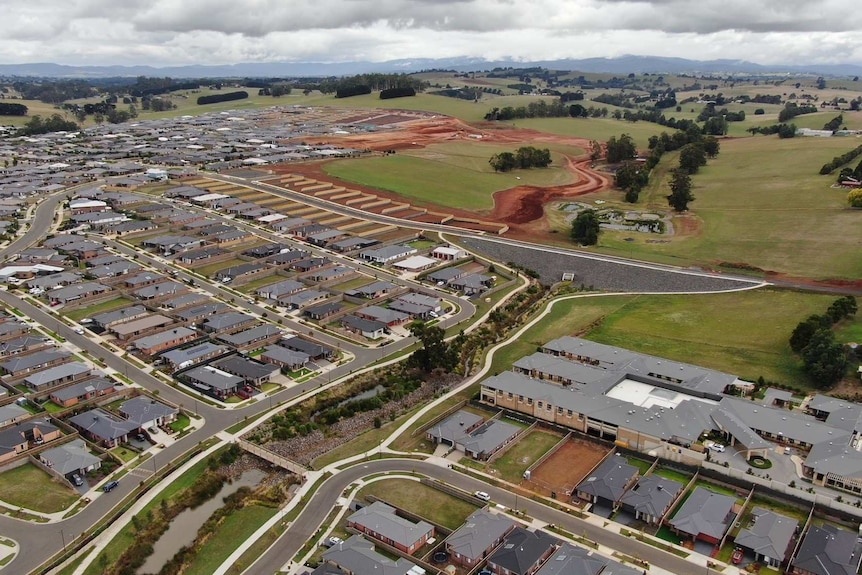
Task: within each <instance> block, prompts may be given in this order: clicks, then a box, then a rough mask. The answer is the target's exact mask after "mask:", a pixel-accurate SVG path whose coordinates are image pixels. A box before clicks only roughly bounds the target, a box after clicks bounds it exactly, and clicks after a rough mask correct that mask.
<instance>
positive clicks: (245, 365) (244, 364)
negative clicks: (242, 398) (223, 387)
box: [211, 355, 278, 379]
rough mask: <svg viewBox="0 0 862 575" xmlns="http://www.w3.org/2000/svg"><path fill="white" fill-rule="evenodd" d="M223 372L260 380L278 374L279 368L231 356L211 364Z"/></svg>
mask: <svg viewBox="0 0 862 575" xmlns="http://www.w3.org/2000/svg"><path fill="white" fill-rule="evenodd" d="M211 365H212V366H213V367H215V368H218V369H220V370H222V371H226V372H228V373H232V374H233V375H238V376H240V377H242V378H245V379H260V378H261V377H267V376H271V375H272V374H273V373H276V372H278V367H277V366H274V365H271V364H269V363H261V362H259V361H254V360H253V359H249V358H247V357H242V356H239V355H231V356H229V357H226V358H224V359H220V360H218V361H215V362H213V363H212V364H211Z"/></svg>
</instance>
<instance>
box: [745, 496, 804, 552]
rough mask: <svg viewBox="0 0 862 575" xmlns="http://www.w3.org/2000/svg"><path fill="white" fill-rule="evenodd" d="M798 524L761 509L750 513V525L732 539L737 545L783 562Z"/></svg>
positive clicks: (758, 508) (793, 520)
mask: <svg viewBox="0 0 862 575" xmlns="http://www.w3.org/2000/svg"><path fill="white" fill-rule="evenodd" d="M798 527H799V522H798V521H796V520H795V519H791V518H790V517H785V516H784V515H779V514H778V513H774V512H772V511H770V510H768V509H764V508H763V507H755V508H754V510H753V511H752V512H751V523H750V524H749V525H748V527H746V528H745V529H743V530H742V531H740V532H739V535H737V536H736V537H735V538H734V542H735V543H736V544H737V545H740V546H742V547H745V548H747V549H751V550H752V551H754V552H756V553H759V554H761V555H765V556H767V557H770V558H772V559H777V560H778V561H781V562H783V561H784V557H785V556H786V555H787V551H788V549H789V547H790V542H791V541H792V540H793V535H794V534H795V533H796V529H797V528H798Z"/></svg>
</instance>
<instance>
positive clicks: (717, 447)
mask: <svg viewBox="0 0 862 575" xmlns="http://www.w3.org/2000/svg"><path fill="white" fill-rule="evenodd" d="M709 448H710V449H712V450H713V451H715V452H718V453H724V446H723V445H722V444H720V443H713V444H712V445H710V446H709Z"/></svg>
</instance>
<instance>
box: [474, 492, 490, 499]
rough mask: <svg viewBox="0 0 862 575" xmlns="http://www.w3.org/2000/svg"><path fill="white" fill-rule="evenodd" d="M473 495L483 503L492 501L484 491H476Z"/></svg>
mask: <svg viewBox="0 0 862 575" xmlns="http://www.w3.org/2000/svg"><path fill="white" fill-rule="evenodd" d="M473 495H474V496H475V497H477V498H479V499H481V500H482V501H491V496H490V495H488V494H487V493H485V492H484V491H476V492H475V493H473Z"/></svg>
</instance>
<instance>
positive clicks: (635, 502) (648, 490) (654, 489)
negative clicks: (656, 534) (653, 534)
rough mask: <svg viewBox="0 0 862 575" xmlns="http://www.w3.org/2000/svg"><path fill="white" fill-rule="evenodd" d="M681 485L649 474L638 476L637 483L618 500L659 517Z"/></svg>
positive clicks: (680, 488)
mask: <svg viewBox="0 0 862 575" xmlns="http://www.w3.org/2000/svg"><path fill="white" fill-rule="evenodd" d="M682 487H683V485H682V483H680V482H678V481H673V480H671V479H665V478H664V477H660V476H658V475H649V476H647V477H641V478H639V479H638V482H637V484H635V486H634V487H632V488H631V489H629V490H628V491H627V492H626V494H625V495H623V498H622V499H621V500H620V502H621V503H622V504H623V505H626V506H628V507H631V508H632V509H634V510H635V511H639V512H640V513H646V514H647V515H651V516H652V517H661V516H662V514H663V513H664V512H665V510H666V509H667V506H668V505H670V503H671V501H673V499H674V498H675V497H676V496H677V494H679V492H680V490H682Z"/></svg>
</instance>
